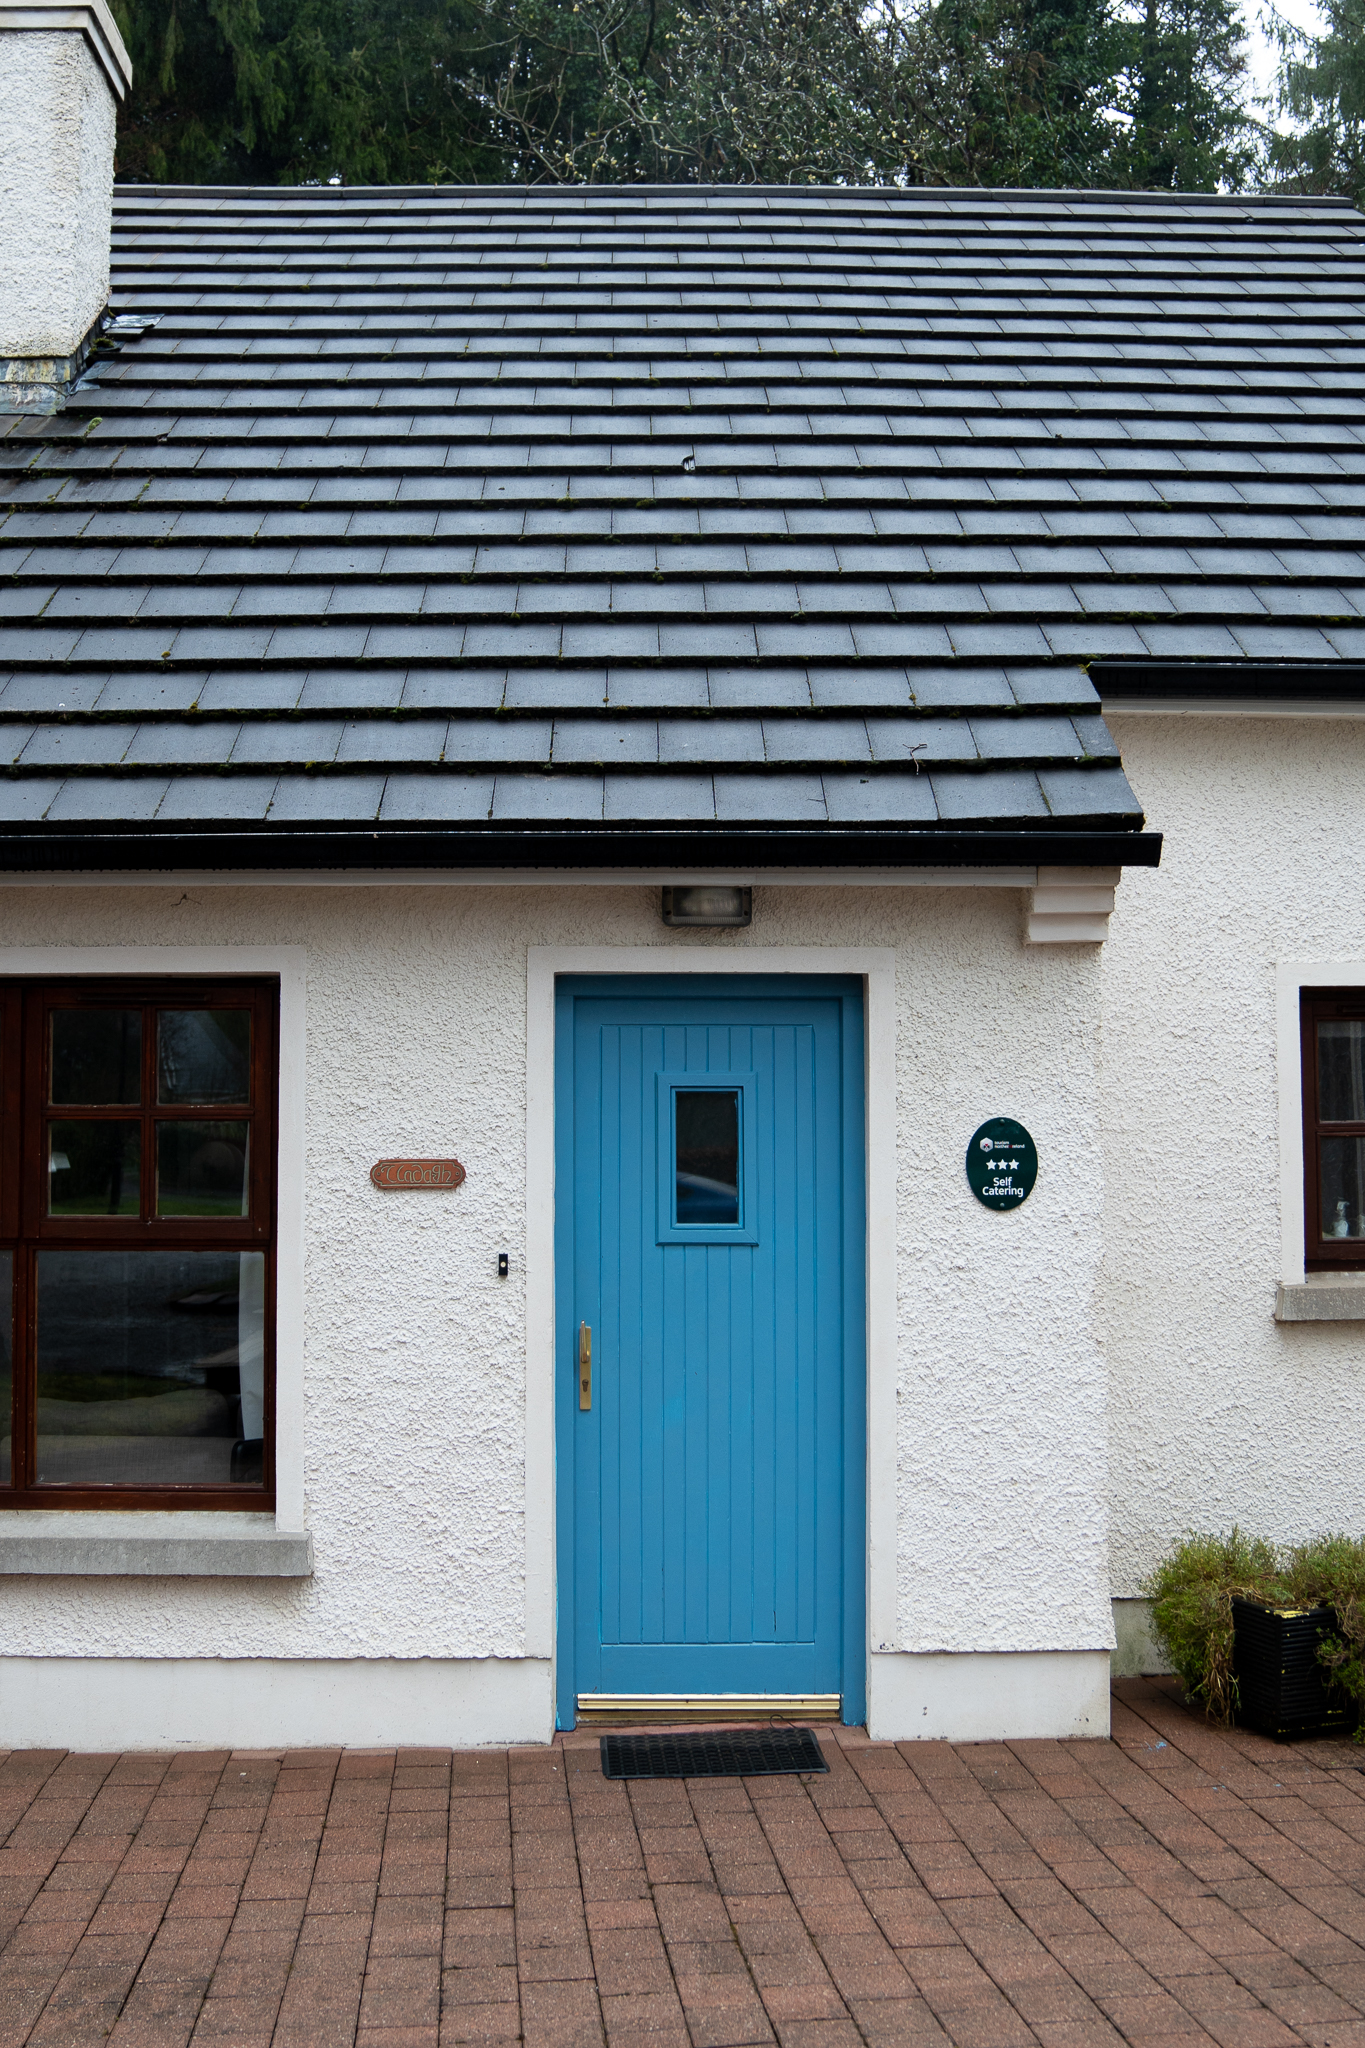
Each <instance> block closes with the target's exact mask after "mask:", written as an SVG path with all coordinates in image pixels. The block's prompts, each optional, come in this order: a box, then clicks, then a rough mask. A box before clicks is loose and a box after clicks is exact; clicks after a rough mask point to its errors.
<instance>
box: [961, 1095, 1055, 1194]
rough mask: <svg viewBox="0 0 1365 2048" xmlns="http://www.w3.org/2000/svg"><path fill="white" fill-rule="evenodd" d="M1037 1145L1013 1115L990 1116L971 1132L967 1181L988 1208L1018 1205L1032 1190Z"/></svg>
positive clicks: (1034, 1178) (1036, 1172) (1036, 1168)
mask: <svg viewBox="0 0 1365 2048" xmlns="http://www.w3.org/2000/svg"><path fill="white" fill-rule="evenodd" d="M1037 1178H1038V1147H1037V1146H1036V1145H1035V1144H1034V1142H1033V1140H1032V1138H1031V1137H1030V1136H1029V1134H1028V1132H1027V1131H1026V1130H1025V1129H1024V1126H1023V1125H1022V1124H1017V1123H1015V1121H1014V1119H1013V1117H1008V1116H993V1117H992V1118H991V1119H990V1121H989V1122H988V1123H984V1124H982V1126H981V1128H980V1130H979V1131H973V1132H972V1142H971V1144H970V1145H969V1146H968V1147H967V1185H968V1186H969V1187H970V1189H971V1191H972V1193H973V1194H974V1195H975V1196H976V1199H977V1201H978V1202H982V1203H984V1204H985V1206H986V1208H988V1209H1017V1208H1018V1207H1019V1204H1020V1203H1021V1202H1026V1201H1027V1200H1028V1198H1029V1196H1030V1195H1031V1194H1032V1193H1033V1183H1034V1182H1035V1181H1036V1180H1037Z"/></svg>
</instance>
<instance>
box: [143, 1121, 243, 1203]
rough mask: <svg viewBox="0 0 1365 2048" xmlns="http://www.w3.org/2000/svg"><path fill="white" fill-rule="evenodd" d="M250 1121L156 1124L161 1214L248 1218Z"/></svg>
mask: <svg viewBox="0 0 1365 2048" xmlns="http://www.w3.org/2000/svg"><path fill="white" fill-rule="evenodd" d="M249 1130H250V1126H249V1125H247V1124H190V1123H184V1124H158V1125H157V1127H156V1213H157V1215H158V1216H245V1215H246V1209H247V1201H246V1197H247V1177H246V1170H247V1139H248V1132H249Z"/></svg>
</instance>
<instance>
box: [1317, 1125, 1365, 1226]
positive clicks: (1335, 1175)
mask: <svg viewBox="0 0 1365 2048" xmlns="http://www.w3.org/2000/svg"><path fill="white" fill-rule="evenodd" d="M1321 1156H1322V1234H1323V1236H1324V1237H1337V1238H1350V1237H1357V1238H1358V1237H1365V1138H1324V1139H1323V1140H1322V1155H1321Z"/></svg>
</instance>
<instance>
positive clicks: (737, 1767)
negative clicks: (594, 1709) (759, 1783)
mask: <svg viewBox="0 0 1365 2048" xmlns="http://www.w3.org/2000/svg"><path fill="white" fill-rule="evenodd" d="M828 1769H829V1765H828V1764H827V1763H826V1762H825V1759H824V1757H823V1756H822V1755H821V1753H820V1745H819V1743H818V1742H817V1741H816V1739H815V1737H814V1735H812V1733H811V1731H810V1729H809V1728H757V1729H754V1730H752V1731H750V1730H747V1729H746V1730H744V1731H742V1732H739V1733H736V1734H720V1735H604V1736H603V1737H602V1776H603V1777H604V1778H775V1777H778V1776H780V1775H781V1774H782V1773H784V1772H788V1771H827V1770H828Z"/></svg>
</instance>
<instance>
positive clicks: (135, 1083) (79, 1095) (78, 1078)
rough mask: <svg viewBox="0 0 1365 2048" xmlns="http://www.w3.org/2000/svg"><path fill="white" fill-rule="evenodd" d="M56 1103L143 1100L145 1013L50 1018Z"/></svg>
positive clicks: (67, 1013) (61, 1013)
mask: <svg viewBox="0 0 1365 2048" xmlns="http://www.w3.org/2000/svg"><path fill="white" fill-rule="evenodd" d="M52 1100H53V1101H54V1102H55V1103H68V1102H70V1103H76V1102H80V1103H89V1104H90V1105H91V1106H92V1107H95V1106H98V1105H102V1104H105V1103H113V1102H117V1103H124V1102H140V1101H141V1100H142V1012H141V1010H54V1011H53V1012H52Z"/></svg>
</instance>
